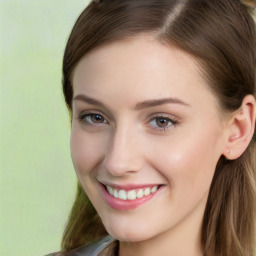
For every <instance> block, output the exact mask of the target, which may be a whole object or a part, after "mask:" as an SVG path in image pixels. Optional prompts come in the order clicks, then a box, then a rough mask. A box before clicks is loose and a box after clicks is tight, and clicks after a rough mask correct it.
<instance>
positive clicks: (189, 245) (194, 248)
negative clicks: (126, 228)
mask: <svg viewBox="0 0 256 256" xmlns="http://www.w3.org/2000/svg"><path fill="white" fill-rule="evenodd" d="M203 214H204V207H200V208H199V209H197V210H195V212H194V213H193V214H192V215H190V216H187V217H186V218H185V219H183V220H182V221H181V222H180V223H177V224H176V225H175V226H173V227H172V228H171V229H169V230H167V231H165V232H163V233H161V234H159V235H157V236H155V237H152V238H150V239H147V240H145V241H140V242H120V247H119V254H118V255H119V256H130V255H133V256H155V255H161V256H177V255H179V256H187V255H189V256H203V248H202V239H201V235H202V222H203Z"/></svg>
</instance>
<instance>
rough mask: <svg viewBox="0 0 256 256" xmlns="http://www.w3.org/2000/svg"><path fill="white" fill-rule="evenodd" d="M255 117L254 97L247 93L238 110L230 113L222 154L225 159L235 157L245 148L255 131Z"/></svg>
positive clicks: (255, 105)
mask: <svg viewBox="0 0 256 256" xmlns="http://www.w3.org/2000/svg"><path fill="white" fill-rule="evenodd" d="M255 118H256V104H255V98H254V97H253V96H252V95H247V96H246V97H245V98H244V99H243V102H242V105H241V107H240V108H239V110H238V111H236V112H235V114H233V115H232V118H231V119H230V120H229V122H228V125H227V128H226V131H227V132H226V143H225V144H226V148H225V152H223V155H224V156H225V157H226V158H227V159H230V160H233V159H236V158H238V157H240V156H241V155H242V154H243V152H244V151H245V150H246V148H247V147H248V145H249V143H250V141H251V139H252V137H253V134H254V131H255Z"/></svg>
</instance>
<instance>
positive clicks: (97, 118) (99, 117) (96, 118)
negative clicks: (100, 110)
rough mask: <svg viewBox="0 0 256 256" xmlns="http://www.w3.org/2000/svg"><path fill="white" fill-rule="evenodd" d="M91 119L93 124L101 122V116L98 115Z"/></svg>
mask: <svg viewBox="0 0 256 256" xmlns="http://www.w3.org/2000/svg"><path fill="white" fill-rule="evenodd" d="M92 118H93V119H94V121H95V122H101V121H102V116H100V115H94V116H93V117H92Z"/></svg>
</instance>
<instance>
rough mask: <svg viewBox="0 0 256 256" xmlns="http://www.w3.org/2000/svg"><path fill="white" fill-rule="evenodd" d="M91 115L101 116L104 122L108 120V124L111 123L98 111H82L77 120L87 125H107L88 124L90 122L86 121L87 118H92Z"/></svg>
mask: <svg viewBox="0 0 256 256" xmlns="http://www.w3.org/2000/svg"><path fill="white" fill-rule="evenodd" d="M90 115H100V116H102V118H103V119H104V120H106V123H109V121H108V118H106V117H105V115H104V114H103V113H102V112H100V111H98V110H85V111H82V112H80V113H79V114H78V115H77V116H76V118H77V120H78V121H79V122H81V123H86V124H87V125H94V126H99V125H105V124H106V123H94V124H91V123H88V122H86V121H84V119H85V118H86V116H90Z"/></svg>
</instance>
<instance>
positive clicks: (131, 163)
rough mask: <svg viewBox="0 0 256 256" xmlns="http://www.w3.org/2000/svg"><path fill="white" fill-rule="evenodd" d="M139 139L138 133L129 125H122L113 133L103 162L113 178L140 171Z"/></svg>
mask: <svg viewBox="0 0 256 256" xmlns="http://www.w3.org/2000/svg"><path fill="white" fill-rule="evenodd" d="M137 138H138V135H137V134H136V131H135V130H134V129H133V128H132V127H131V126H129V125H128V124H123V125H120V126H118V127H116V129H115V130H114V131H113V133H112V136H111V138H110V141H109V148H108V149H107V152H106V156H105V159H104V162H103V165H104V167H105V168H106V169H107V170H108V172H110V173H111V174H112V175H113V176H122V175H125V174H127V173H132V172H138V171H139V170H140V168H141V163H142V159H140V152H139V147H138V140H137Z"/></svg>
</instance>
